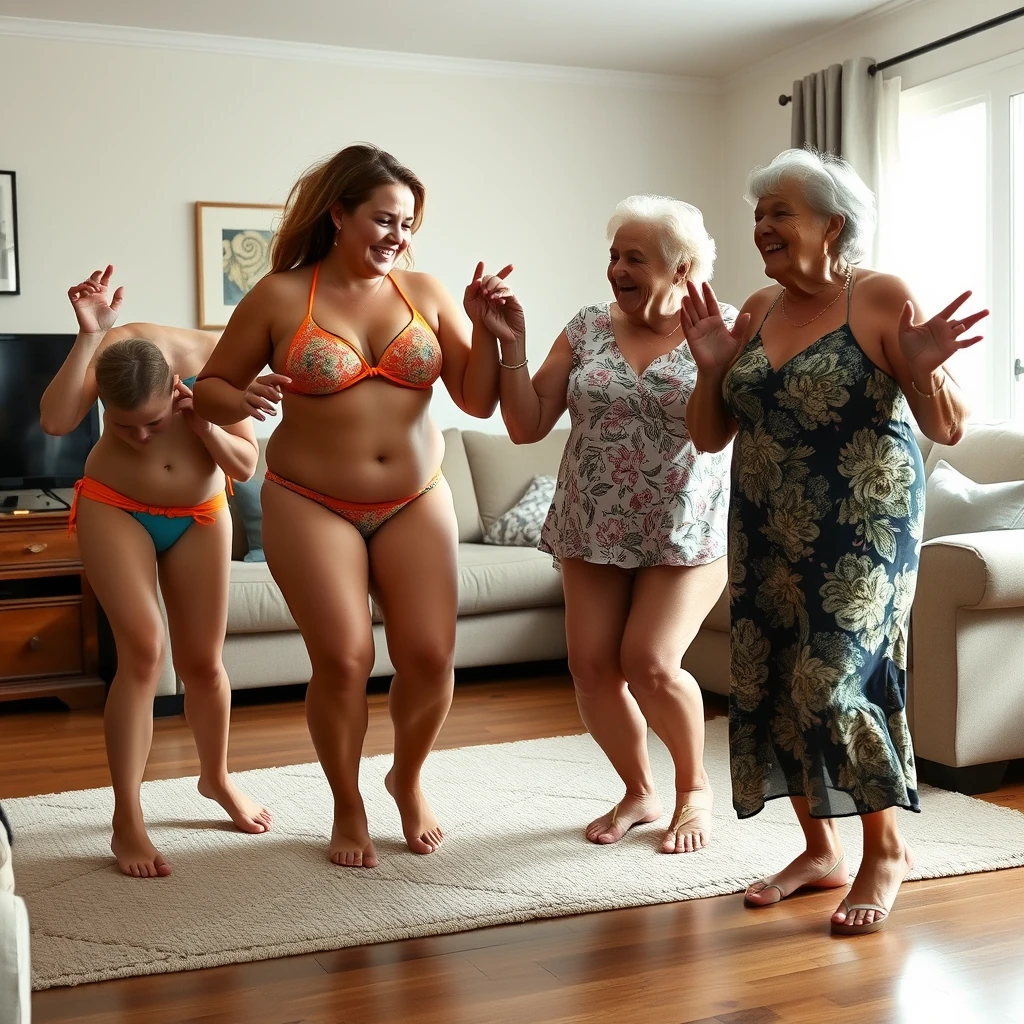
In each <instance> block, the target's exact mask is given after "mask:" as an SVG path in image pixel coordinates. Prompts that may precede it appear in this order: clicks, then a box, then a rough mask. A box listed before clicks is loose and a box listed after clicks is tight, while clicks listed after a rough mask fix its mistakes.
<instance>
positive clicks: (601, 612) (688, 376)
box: [501, 196, 735, 853]
mask: <svg viewBox="0 0 1024 1024" xmlns="http://www.w3.org/2000/svg"><path fill="white" fill-rule="evenodd" d="M608 237H609V238H610V239H611V248H610V254H609V263H608V281H609V283H610V284H611V288H612V295H613V297H614V300H615V301H614V302H604V303H600V304H598V305H594V306H586V307H584V308H583V309H581V310H580V311H579V313H577V315H576V316H575V317H574V318H573V319H572V321H571V322H570V323H569V324H568V326H567V327H566V328H565V330H564V331H562V333H561V334H560V335H559V336H558V338H557V339H556V341H555V343H554V345H553V346H552V348H551V351H550V352H549V353H548V356H547V358H546V359H545V361H544V363H543V365H542V366H541V368H540V369H539V370H538V371H537V373H536V375H534V376H533V378H532V379H531V377H530V373H529V370H528V369H527V359H526V336H525V327H523V328H522V329H521V330H520V331H519V332H518V333H517V335H516V336H515V337H514V338H512V339H510V340H506V339H504V338H502V346H501V365H502V367H503V369H502V371H501V411H502V415H503V417H504V420H505V424H506V426H507V427H508V432H509V435H510V436H511V438H512V439H513V441H515V442H516V443H518V444H529V443H531V442H534V441H538V440H540V439H541V438H542V437H544V436H546V435H547V434H548V433H549V432H550V431H551V429H552V428H553V427H554V426H555V424H556V423H557V421H558V420H559V418H560V417H561V416H562V414H563V413H564V412H565V411H566V409H568V411H569V414H570V418H571V422H572V430H571V433H570V437H569V441H568V444H567V445H566V449H565V455H564V457H563V459H562V465H561V469H560V470H559V474H558V486H557V490H556V492H555V498H554V502H553V504H552V506H551V510H550V512H549V513H548V518H547V521H546V522H545V524H544V530H543V534H542V539H541V548H542V550H545V551H548V552H550V553H551V554H552V555H553V556H554V557H555V560H556V564H559V565H560V567H561V570H562V579H563V586H564V591H565V612H566V634H567V643H568V649H569V668H570V671H571V672H572V676H573V680H574V682H575V686H576V697H577V701H578V704H579V709H580V714H581V716H582V718H583V721H584V722H585V724H586V726H587V728H588V729H589V730H590V734H591V735H592V736H593V737H594V739H595V740H597V742H598V743H599V744H600V745H601V748H602V749H603V750H604V752H605V754H607V756H608V759H609V760H610V761H611V763H612V766H613V767H614V768H615V770H616V771H617V772H618V774H619V776H620V777H621V779H622V781H623V784H624V786H625V794H624V796H623V798H622V799H621V800H620V801H619V803H618V804H616V805H615V807H613V808H612V809H611V810H610V811H609V812H607V813H606V814H602V815H601V816H600V817H598V818H597V819H596V820H595V821H593V822H591V824H590V826H589V827H588V828H587V830H586V836H587V838H588V839H589V840H590V841H591V842H594V843H614V842H616V841H617V840H619V839H621V838H622V836H623V835H624V834H625V833H626V832H627V831H628V830H629V829H630V828H632V827H633V826H634V825H639V824H641V823H644V822H652V821H656V820H657V819H658V818H659V817H660V816H661V813H662V811H661V806H660V804H659V802H658V797H657V794H656V792H655V787H654V781H653V779H652V777H651V766H650V762H649V759H648V754H647V726H648V723H649V724H650V725H651V727H652V728H653V729H654V730H655V732H656V733H657V734H658V735H659V736H660V737H661V739H662V740H663V741H664V742H665V744H666V746H667V747H668V749H669V751H670V753H671V755H672V758H673V762H674V764H675V789H676V794H675V812H674V814H673V816H672V819H671V823H670V825H669V828H668V830H667V832H666V833H665V836H664V839H663V841H662V844H661V849H662V850H663V851H664V852H665V853H682V852H691V851H693V850H698V849H701V848H703V847H704V846H705V845H706V843H707V841H708V837H709V834H710V828H711V789H710V786H709V784H708V780H707V775H706V774H705V772H704V764H703V757H704V708H703V702H702V700H701V695H700V690H699V689H698V687H697V683H696V681H695V680H694V679H693V677H692V676H691V675H690V674H689V673H687V672H684V671H683V670H682V668H681V667H680V661H681V660H682V656H683V654H684V653H685V651H686V649H687V647H688V646H689V644H690V642H691V640H692V639H693V637H694V636H695V635H696V633H697V630H698V629H699V628H700V625H701V623H702V622H703V621H704V619H705V617H706V616H707V614H708V612H709V611H710V610H711V608H712V606H713V605H714V603H715V601H717V600H718V598H719V597H720V595H721V593H722V590H723V588H724V586H725V583H726V564H725V559H724V557H723V556H724V555H725V542H726V517H727V507H728V456H727V455H726V454H724V453H720V454H714V455H700V454H699V453H698V452H697V451H696V450H695V448H694V446H693V443H692V441H691V440H690V436H689V433H688V432H687V429H686V401H687V398H688V397H689V395H690V392H691V391H692V389H693V385H694V383H695V381H696V375H697V370H696V366H695V364H694V362H693V358H692V356H691V355H690V352H689V348H688V346H687V344H686V342H685V340H684V338H683V336H682V329H681V328H682V325H681V322H680V310H681V305H682V299H683V296H684V295H685V293H686V286H687V283H688V282H691V281H706V280H707V279H708V278H709V277H710V275H711V267H712V263H713V261H714V255H715V247H714V241H713V240H712V239H711V237H710V236H709V235H708V233H707V230H706V229H705V227H704V220H703V217H702V216H701V214H700V211H699V210H697V209H695V208H694V207H692V206H690V205H689V204H687V203H682V202H679V201H678V200H674V199H666V198H664V197H659V196H632V197H630V198H629V199H626V200H624V201H623V202H622V203H620V204H619V206H618V207H617V208H616V211H615V214H614V216H613V217H612V219H611V222H610V224H609V228H608ZM733 315H735V311H733Z"/></svg>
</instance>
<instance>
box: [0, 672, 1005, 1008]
mask: <svg viewBox="0 0 1024 1024" xmlns="http://www.w3.org/2000/svg"><path fill="white" fill-rule="evenodd" d="M722 710H723V708H722V705H721V704H719V703H718V702H717V699H716V698H709V714H710V715H714V714H718V713H721V712H722ZM233 722H234V733H233V746H232V767H233V768H234V769H236V770H242V769H248V768H262V767H268V766H272V765H283V764H294V763H300V762H303V761H310V760H313V759H314V754H313V749H312V746H311V745H310V742H309V737H308V734H307V732H306V726H305V722H304V720H303V713H302V705H301V703H300V701H299V700H297V699H296V695H295V694H294V693H293V694H290V695H286V697H285V698H284V699H283V700H280V701H279V702H277V703H273V704H258V705H249V706H240V707H236V709H235V711H234V715H233ZM101 726H102V723H101V719H100V716H99V714H98V713H97V712H64V711H60V710H45V709H44V710H31V709H30V710H24V709H23V710H18V711H15V710H14V708H13V707H11V706H6V707H5V706H4V705H0V796H2V797H14V796H25V795H31V794H35V793H45V792H54V791H59V790H67V789H81V788H86V787H92V786H104V785H108V784H109V779H108V777H107V772H106V766H105V763H104V757H103V738H102V727H101ZM580 731H582V727H581V724H580V720H579V717H578V715H577V713H576V708H575V703H574V700H573V693H572V686H571V683H570V682H569V680H568V679H567V678H566V677H565V676H563V675H558V674H556V675H553V676H548V677H532V678H526V679H523V678H518V679H505V680H498V681H493V680H492V681H486V682H471V681H470V682H464V683H460V685H459V687H458V688H457V692H456V699H455V706H454V708H453V711H452V715H451V717H450V719H449V721H448V724H447V725H446V727H445V730H444V733H443V736H442V740H441V745H442V746H448V747H456V746H463V745H466V744H473V743H492V742H503V741H507V740H516V739H529V738H533V737H539V736H551V735H556V734H566V733H575V732H580ZM390 744H391V730H390V725H389V723H388V719H387V711H386V698H385V697H384V696H383V695H381V694H376V695H373V696H371V719H370V731H369V736H368V739H367V746H366V752H367V753H368V754H375V753H382V752H386V751H388V750H390ZM197 768H198V766H197V763H196V760H195V752H194V749H193V748H192V744H191V739H190V737H189V733H188V730H187V728H186V726H185V723H184V720H183V719H182V718H172V719H163V720H160V721H158V722H157V724H156V737H155V741H154V745H153V756H152V758H151V760H150V767H149V772H148V776H147V777H148V778H170V777H175V776H182V775H194V774H196V773H197ZM992 798H993V799H994V800H996V801H997V802H999V803H1001V804H1004V805H1006V806H1011V807H1016V808H1018V809H1022V810H1024V778H1022V776H1021V775H1020V774H1019V773H1018V774H1017V775H1016V776H1015V778H1014V779H1013V780H1012V781H1011V782H1009V783H1008V784H1007V785H1006V786H1004V788H1003V789H1002V790H1001V791H1000V792H999V793H997V794H993V797H992ZM581 824H582V822H581ZM950 828H951V832H950V842H955V841H956V833H955V823H950ZM581 841H582V840H581ZM495 842H501V837H500V836H495ZM772 864H773V861H772V857H771V851H766V860H765V867H766V868H770V867H771V866H772ZM680 870H685V862H684V861H683V860H682V858H681V859H680ZM140 884H148V883H140ZM836 902H837V898H836V895H835V894H827V893H826V894H813V895H808V896H802V897H796V898H793V899H790V900H787V901H786V903H785V904H783V905H781V906H779V907H775V908H772V909H767V910H760V911H751V910H745V909H744V908H743V906H742V903H741V900H740V898H739V897H738V896H729V897H721V898H716V899H707V900H695V901H689V902H684V903H678V904H669V905H663V906H655V907H641V908H637V909H631V910H621V911H611V912H606V913H600V914H590V915H586V916H582V917H572V918H560V919H555V920H548V921H536V922H529V923H526V924H521V925H510V926H505V927H500V928H489V929H484V930H480V931H473V932H466V933H464V934H460V935H452V936H442V937H437V938H427V939H416V940H409V941H405V942H395V943H389V944H386V945H379V946H369V947H358V948H353V949H346V950H341V951H338V952H334V953H322V954H317V955H310V956H297V957H291V958H287V959H281V960H271V961H264V962H261V963H251V964H242V965H238V966H232V967H222V968H216V969H212V970H206V971H195V972H189V973H182V974H172V975H156V976H153V977H147V978H133V979H128V980H125V981H113V982H104V983H102V984H97V985H86V986H81V987H79V988H73V989H51V990H49V991H46V992H41V993H37V994H36V997H35V1001H34V1017H33V1020H34V1021H35V1022H36V1024H48V1022H55V1021H62V1022H72V1021H73V1022H78V1024H85V1022H88V1024H99V1022H104V1024H106V1022H111V1024H127V1022H132V1024H184V1022H202V1024H300V1022H301V1024H395V1022H406V1021H408V1022H415V1024H442V1022H443V1024H519V1022H530V1024H533V1022H545V1024H546V1022H551V1024H554V1022H558V1024H591V1022H593V1024H598V1022H607V1024H645V1022H648V1021H649V1022H651V1024H683V1022H699V1024H711V1022H719V1024H774V1022H790V1024H826V1022H829V1024H882V1022H897V1021H899V1022H906V1024H924V1022H928V1024H942V1022H946V1021H950V1022H952V1021H956V1022H957V1024H1007V1022H1009V1021H1015V1022H1024V869H1021V870H1014V871H1003V872H995V873H991V874H986V875H975V876H970V877H965V878H955V879H946V880H938V881H930V882H916V883H913V884H909V885H907V886H905V887H904V890H903V893H902V894H901V897H900V900H899V903H898V905H897V909H896V911H895V912H894V914H893V918H892V921H891V922H890V926H889V928H888V929H887V930H885V931H883V932H881V933H879V934H877V935H874V936H866V937H864V938H860V939H852V940H850V939H847V940H843V939H834V938H831V937H830V936H829V934H828V915H829V914H830V913H831V911H832V909H833V908H834V906H835V904H836ZM253 913H259V908H258V907H254V908H253Z"/></svg>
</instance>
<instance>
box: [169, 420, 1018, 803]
mask: <svg viewBox="0 0 1024 1024" xmlns="http://www.w3.org/2000/svg"><path fill="white" fill-rule="evenodd" d="M566 437H567V432H566V431H564V430H557V431H554V432H553V433H552V434H551V435H550V436H549V437H548V438H547V439H545V440H544V441H542V442H540V443H539V444H534V445H523V446H518V447H517V446H516V445H513V444H512V442H511V441H510V440H509V439H508V438H507V437H505V436H504V435H498V434H486V433H481V432H477V431H458V430H448V431H446V432H445V443H446V446H447V450H446V454H445V459H444V466H443V468H444V473H445V476H446V477H447V479H448V482H449V484H450V485H451V488H452V493H453V495H454V497H455V506H456V513H457V516H458V521H459V540H460V546H459V583H460V596H459V621H458V629H457V640H456V651H455V659H456V666H457V667H459V668H467V667H475V666H484V665H501V664H515V663H519V662H529V661H543V660H548V659H557V658H563V657H564V656H565V635H564V613H563V607H562V590H561V582H560V578H559V575H558V573H557V572H556V571H555V570H554V569H553V567H552V565H551V560H550V558H548V557H547V556H546V555H543V554H541V553H540V552H538V551H534V550H532V549H525V548H501V547H494V546H491V545H486V544H483V543H482V542H481V538H482V534H483V530H484V529H486V528H487V526H489V525H490V523H491V522H493V521H494V519H495V518H496V517H498V516H500V515H501V514H502V513H504V512H505V511H506V510H507V509H509V508H511V507H512V505H514V504H515V503H516V501H517V500H518V499H519V497H520V496H521V495H522V494H523V493H524V491H525V490H526V488H527V486H528V485H529V483H530V481H531V480H532V479H533V477H534V476H535V475H538V474H554V473H555V472H556V471H557V468H558V463H559V460H560V458H561V453H562V448H563V447H564V445H565V441H566ZM919 442H920V444H921V449H922V454H923V455H924V457H925V460H926V469H927V472H928V473H929V474H930V473H931V471H932V470H933V469H934V467H935V465H936V463H937V462H938V461H939V460H940V459H944V460H945V461H947V462H948V463H950V464H951V465H952V466H953V467H954V468H956V469H958V470H959V471H960V472H962V473H963V474H964V475H966V476H968V477H970V478H971V479H973V480H975V481H977V482H979V483H995V482H998V481H1002V480H1021V479H1024V427H1022V426H1014V425H1012V424H1000V425H983V426H972V427H970V428H969V429H968V431H967V435H966V437H965V438H964V440H963V441H961V443H960V444H959V445H957V446H955V447H952V448H949V447H944V446H941V445H934V444H932V443H931V442H930V441H928V440H927V439H925V438H919ZM264 471H265V466H264V463H263V458H262V455H261V459H260V465H259V467H258V469H257V478H260V477H261V476H262V474H263V472H264ZM245 551H246V547H245V538H244V533H243V532H242V530H241V528H240V526H239V525H238V524H237V523H236V544H235V550H234V553H233V554H234V558H235V559H236V561H234V562H233V563H232V568H231V597H230V606H229V616H228V635H227V638H226V641H225V645H224V663H225V666H226V668H227V671H228V674H229V675H230V677H231V685H232V687H234V688H237V689H243V688H249V687H260V686H274V685H279V684H288V683H304V682H306V681H307V680H308V678H309V672H310V666H309V660H308V657H307V655H306V650H305V647H304V646H303V643H302V638H301V637H300V635H299V633H298V632H297V630H296V628H295V624H294V622H293V621H292V618H291V616H290V615H289V613H288V609H287V607H286V606H285V603H284V600H283V598H282V597H281V593H280V591H279V590H278V588H277V586H276V584H275V583H274V581H273V579H272V578H271V576H270V572H269V571H268V569H267V567H266V564H265V563H262V562H257V563H249V562H243V561H240V560H237V559H241V557H242V555H243V554H244V553H245ZM374 641H375V646H376V659H375V662H374V667H373V674H374V675H379V676H386V675H389V674H390V673H391V672H392V670H393V669H392V665H391V662H390V660H389V658H388V654H387V645H386V644H385V642H384V634H383V628H382V627H381V625H380V617H379V615H377V614H376V613H375V614H374ZM683 665H684V666H685V667H686V668H687V669H688V670H689V671H690V672H692V673H693V675H694V677H695V678H696V679H697V681H698V682H699V683H700V685H701V686H702V687H703V688H704V689H706V690H710V691H712V692H714V693H718V694H722V695H725V694H728V692H729V607H728V600H727V597H726V595H725V594H724V593H723V595H722V597H721V599H720V600H719V601H718V603H717V604H716V605H715V607H714V609H713V610H712V611H711V614H710V615H709V616H708V617H707V620H706V621H705V623H704V627H703V628H702V629H701V630H700V632H699V633H698V634H697V637H696V639H695V640H694V642H693V644H692V645H691V647H690V650H689V651H688V652H687V654H686V657H685V658H684V659H683ZM1022 665H1024V531H1003V532H1000V533H980V534H962V535H957V536H951V537H943V538H940V539H937V540H933V541H930V542H929V543H927V544H925V545H924V547H923V549H922V553H921V571H920V576H919V579H918V587H917V599H916V601H915V604H914V611H913V627H912V643H911V657H910V682H909V706H908V712H909V720H910V728H911V732H912V733H913V736H914V742H915V747H916V749H917V753H918V757H919V760H920V762H921V768H922V776H923V777H924V778H925V779H928V780H931V781H934V782H936V783H937V784H940V785H946V786H949V787H955V788H961V789H965V790H967V791H981V790H983V789H986V788H993V787H994V786H996V785H998V784H999V781H1000V779H1001V777H1002V772H1003V771H1004V770H1005V767H1006V763H1007V761H1009V760H1012V759H1016V758H1024V669H1022V668H1021V667H1020V666H1022ZM159 693H160V694H161V695H162V699H166V698H170V699H171V701H172V702H174V703H178V702H180V696H178V695H180V693H181V684H180V681H179V680H177V679H176V677H175V675H174V672H173V669H172V668H171V665H170V659H169V658H168V663H167V665H166V666H165V669H164V675H163V679H162V680H161V685H160V690H159ZM174 703H172V704H171V706H174Z"/></svg>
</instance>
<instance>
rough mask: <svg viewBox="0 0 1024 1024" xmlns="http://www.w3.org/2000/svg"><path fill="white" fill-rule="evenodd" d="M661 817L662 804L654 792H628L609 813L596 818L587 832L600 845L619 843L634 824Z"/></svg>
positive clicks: (589, 838) (644, 823) (592, 840)
mask: <svg viewBox="0 0 1024 1024" xmlns="http://www.w3.org/2000/svg"><path fill="white" fill-rule="evenodd" d="M660 817H661V804H660V803H659V802H658V798H657V796H655V794H654V793H648V794H645V795H644V796H632V795H630V794H629V793H627V794H626V795H625V796H624V797H623V798H622V799H621V800H620V801H619V802H618V803H617V804H616V805H615V806H614V807H613V808H612V809H611V810H610V811H609V812H608V813H607V814H602V815H601V817H600V818H595V819H594V820H593V821H592V822H591V823H590V824H589V825H588V826H587V831H586V833H585V835H586V837H587V839H588V840H590V842H592V843H597V844H598V845H599V846H607V845H608V844H609V843H617V842H618V841H619V840H620V839H621V838H622V837H623V836H624V835H625V834H626V833H627V832H628V831H629V830H630V829H631V828H633V826H634V825H646V824H647V823H648V822H649V821H657V820H658V819H659V818H660Z"/></svg>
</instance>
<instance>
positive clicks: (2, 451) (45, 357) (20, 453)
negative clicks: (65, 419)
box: [0, 334, 100, 490]
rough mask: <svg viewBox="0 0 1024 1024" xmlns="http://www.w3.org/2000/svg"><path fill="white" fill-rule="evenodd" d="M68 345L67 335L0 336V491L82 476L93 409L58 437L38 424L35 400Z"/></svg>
mask: <svg viewBox="0 0 1024 1024" xmlns="http://www.w3.org/2000/svg"><path fill="white" fill-rule="evenodd" d="M74 343H75V335H73V334H0V490H29V489H31V488H36V487H38V488H44V489H53V488H55V487H71V486H72V485H73V484H74V482H75V481H76V480H77V479H78V478H79V477H80V476H81V475H82V472H83V471H84V469H85V458H86V456H87V455H88V454H89V451H90V450H91V448H92V446H93V445H94V444H95V443H96V441H97V440H98V439H99V436H100V415H99V408H98V406H97V405H95V404H94V405H93V407H92V408H91V409H90V410H89V412H88V414H87V415H86V417H85V419H84V420H82V422H81V423H80V424H79V425H78V427H77V428H76V429H75V430H73V431H72V432H71V433H70V434H66V435H65V436H64V437H50V435H49V434H45V433H43V428H42V427H41V426H40V425H39V399H40V398H42V396H43V392H44V391H45V390H46V387H47V385H48V384H49V383H50V381H51V380H53V378H54V375H55V374H56V373H57V371H58V370H59V369H60V367H61V364H62V363H63V362H64V360H65V359H66V358H67V356H68V353H69V352H70V351H71V346H72V345H74Z"/></svg>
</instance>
